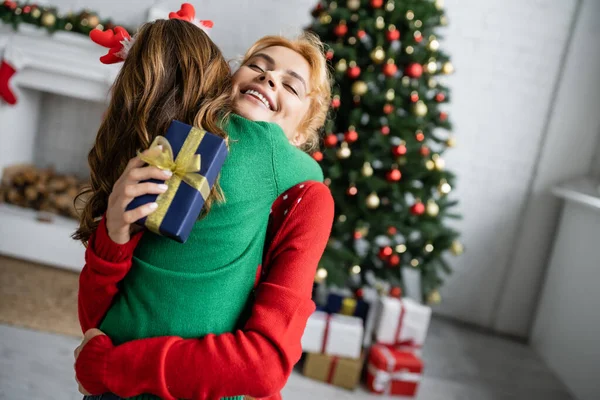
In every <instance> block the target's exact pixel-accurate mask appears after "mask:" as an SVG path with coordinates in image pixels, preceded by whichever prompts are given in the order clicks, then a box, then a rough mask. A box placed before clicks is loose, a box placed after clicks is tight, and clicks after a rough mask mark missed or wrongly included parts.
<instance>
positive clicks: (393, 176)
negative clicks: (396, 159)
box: [386, 169, 402, 182]
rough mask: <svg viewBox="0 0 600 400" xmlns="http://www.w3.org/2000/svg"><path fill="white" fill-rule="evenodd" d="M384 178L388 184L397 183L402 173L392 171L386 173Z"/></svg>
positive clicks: (395, 170) (397, 170)
mask: <svg viewBox="0 0 600 400" xmlns="http://www.w3.org/2000/svg"><path fill="white" fill-rule="evenodd" d="M386 178H387V180H388V181H390V182H398V181H399V180H400V178H402V173H401V172H400V170H399V169H393V170H391V171H389V172H388V173H387V176H386Z"/></svg>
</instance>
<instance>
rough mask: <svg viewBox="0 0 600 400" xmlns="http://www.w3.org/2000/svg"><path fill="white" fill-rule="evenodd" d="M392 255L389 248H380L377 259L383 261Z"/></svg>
mask: <svg viewBox="0 0 600 400" xmlns="http://www.w3.org/2000/svg"><path fill="white" fill-rule="evenodd" d="M392 253H393V250H392V248H391V247H390V246H385V247H382V248H381V249H380V250H379V258H381V259H382V260H385V259H386V258H388V257H389V256H391V255H392Z"/></svg>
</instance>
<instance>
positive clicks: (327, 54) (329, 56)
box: [325, 50, 333, 60]
mask: <svg viewBox="0 0 600 400" xmlns="http://www.w3.org/2000/svg"><path fill="white" fill-rule="evenodd" d="M325 57H326V58H327V59H328V60H333V50H327V53H325Z"/></svg>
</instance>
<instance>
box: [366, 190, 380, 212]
mask: <svg viewBox="0 0 600 400" xmlns="http://www.w3.org/2000/svg"><path fill="white" fill-rule="evenodd" d="M366 203H367V207H369V208H370V209H372V210H373V209H376V208H377V207H379V204H380V203H381V200H380V199H379V196H377V193H375V192H373V193H371V194H370V195H369V196H367V200H366Z"/></svg>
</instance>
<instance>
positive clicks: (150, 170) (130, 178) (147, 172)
mask: <svg viewBox="0 0 600 400" xmlns="http://www.w3.org/2000/svg"><path fill="white" fill-rule="evenodd" d="M159 147H161V146H159ZM156 151H160V149H158V148H152V149H148V150H146V151H144V152H143V153H142V154H144V155H150V154H152V152H156ZM171 175H172V173H171V171H163V170H161V169H159V168H157V167H153V166H146V167H144V161H142V160H141V159H140V158H139V157H135V158H132V159H131V160H130V161H129V163H128V164H127V167H126V168H125V171H123V174H122V175H121V176H120V177H119V179H118V180H117V181H116V182H115V185H114V186H113V190H112V193H111V194H110V196H109V197H108V209H107V210H106V229H107V231H108V236H109V237H110V238H111V240H112V241H113V242H115V243H118V244H125V243H127V242H129V240H130V239H131V233H132V224H133V223H134V222H135V221H137V220H138V219H140V218H143V217H145V216H147V215H149V214H151V213H152V212H153V211H154V210H156V208H157V207H158V205H157V204H156V203H148V204H144V205H142V206H139V207H137V208H135V209H133V210H129V211H127V210H126V209H127V206H128V205H129V203H131V201H132V200H133V199H134V198H135V197H138V196H141V195H144V194H161V193H164V192H165V191H166V190H167V185H165V184H157V183H152V182H143V183H140V181H144V180H147V179H151V178H153V179H160V180H166V179H169V178H170V177H171Z"/></svg>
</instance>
